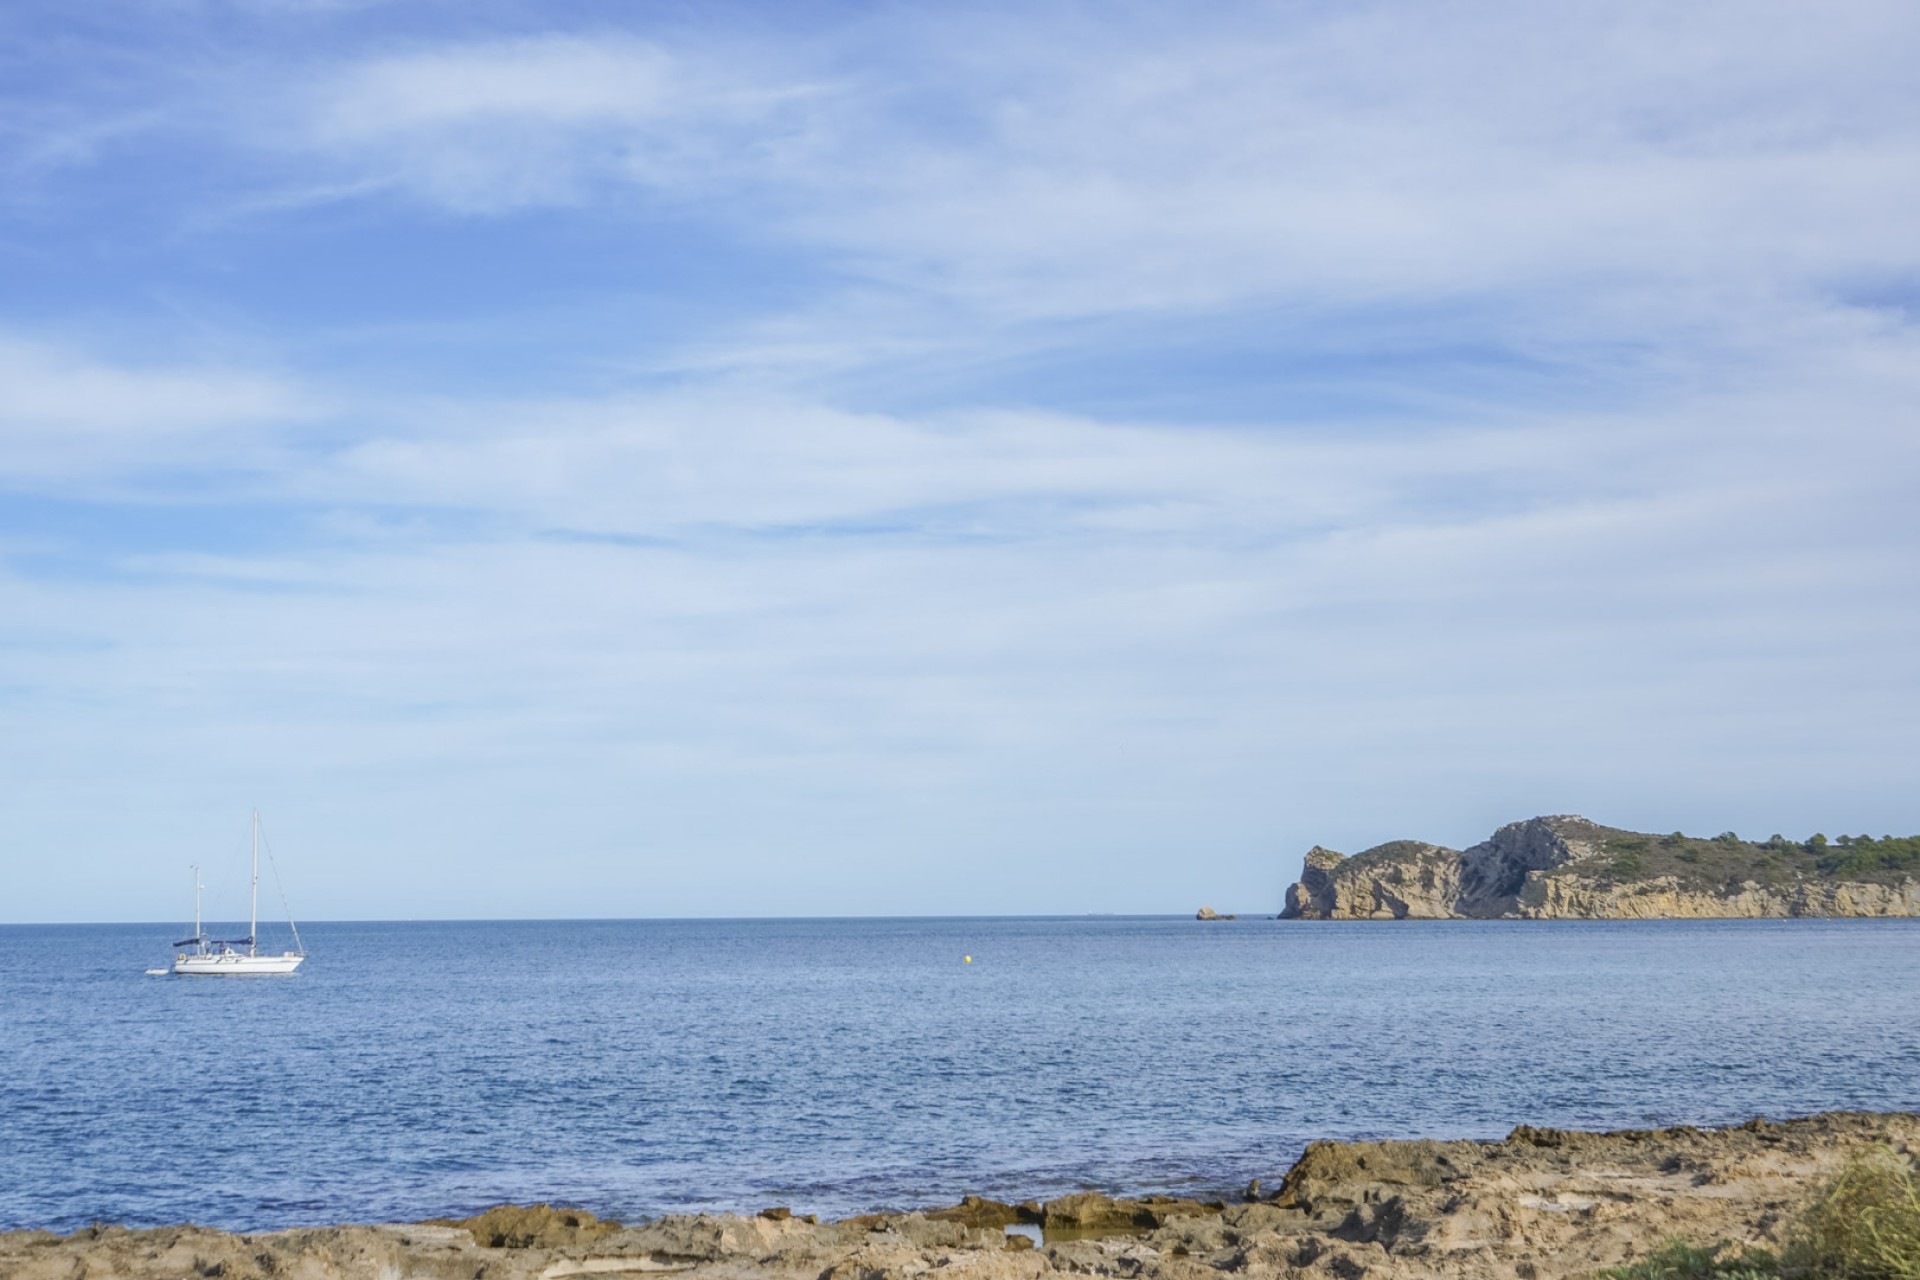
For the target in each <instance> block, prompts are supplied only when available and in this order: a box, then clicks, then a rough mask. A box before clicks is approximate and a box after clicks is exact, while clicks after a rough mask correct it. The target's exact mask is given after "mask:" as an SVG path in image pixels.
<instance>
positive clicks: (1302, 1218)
mask: <svg viewBox="0 0 1920 1280" xmlns="http://www.w3.org/2000/svg"><path fill="white" fill-rule="evenodd" d="M1917 1143H1920V1115H1912V1114H1884V1115H1879V1114H1865V1113H1836V1114H1829V1115H1820V1116H1813V1117H1810V1118H1807V1119H1800V1120H1790V1121H1785V1122H1780V1123H1773V1122H1768V1121H1764V1120H1755V1121H1751V1122H1749V1123H1747V1124H1745V1125H1741V1126H1739V1127H1737V1128H1729V1129H1694V1128H1672V1129H1652V1130H1628V1131H1624V1132H1618V1133H1604V1134H1591V1133H1575V1132H1568V1131H1564V1130H1554V1129H1533V1128H1527V1127H1522V1128H1519V1129H1516V1130H1514V1131H1513V1133H1512V1134H1511V1135H1509V1136H1508V1137H1507V1138H1506V1139H1504V1140H1502V1141H1497V1142H1469V1141H1453V1142H1434V1141H1409V1142H1317V1143H1314V1144H1313V1145H1311V1146H1309V1147H1308V1148H1307V1150H1306V1152H1305V1154H1304V1155H1302V1156H1301V1158H1300V1159H1299V1161H1298V1162H1297V1163H1295V1165H1294V1166H1293V1168H1292V1169H1291V1170H1289V1171H1288V1172H1287V1173H1286V1175H1285V1176H1284V1177H1283V1178H1282V1179H1281V1180H1280V1181H1279V1183H1278V1186H1277V1187H1276V1188H1274V1189H1272V1190H1271V1191H1270V1192H1267V1193H1262V1191H1261V1190H1260V1184H1258V1183H1255V1184H1254V1185H1252V1186H1250V1187H1248V1188H1247V1190H1246V1193H1245V1194H1244V1195H1241V1196H1235V1197H1233V1198H1232V1200H1231V1202H1228V1201H1226V1200H1221V1201H1212V1202H1208V1201H1202V1200H1182V1199H1168V1198H1161V1197H1156V1198H1149V1199H1139V1200H1120V1199H1110V1198H1108V1197H1106V1196H1104V1195H1097V1194H1082V1195H1072V1196H1066V1197H1063V1198H1061V1199H1058V1200H1052V1201H1048V1202H1047V1203H1045V1204H1035V1203H1028V1204H1023V1205H1012V1204H1003V1203H999V1202H996V1201H991V1200H981V1199H977V1198H969V1199H967V1200H965V1201H963V1202H961V1203H960V1204H958V1205H954V1206H951V1207H949V1208H945V1209H937V1210H932V1211H925V1212H916V1213H884V1214H872V1215H868V1216H865V1217H859V1218H852V1219H848V1220H846V1221H843V1222H816V1221H814V1220H813V1219H812V1218H808V1217H799V1216H795V1215H794V1214H792V1213H790V1212H789V1211H787V1210H785V1209H769V1210H766V1211H764V1212H762V1213H760V1214H758V1215H755V1216H739V1215H697V1216H693V1215H688V1216H672V1217H667V1218H662V1219H660V1220H659V1221H657V1222H652V1223H649V1224H646V1225H644V1226H621V1225H619V1224H617V1223H612V1222H603V1221H600V1220H598V1219H596V1218H595V1217H594V1216H593V1215H592V1214H590V1213H586V1212H583V1211H581V1210H573V1209H553V1208H548V1207H546V1206H533V1207H501V1208H497V1209H491V1210H488V1211H487V1212H486V1213H483V1214H480V1215H478V1216H477V1217H473V1218H467V1219H463V1220H460V1221H441V1222H431V1223H414V1224H408V1225H390V1226H336V1227H314V1228H303V1229H298V1230H290V1231H273V1232H264V1233H260V1234H252V1235H233V1234H229V1233H227V1232H222V1231H216V1230H212V1229H209V1228H204V1227H194V1226H181V1227H164V1228H157V1229H149V1230H127V1229H125V1228H120V1227H92V1228H88V1229H86V1230H82V1231H78V1232H75V1233H73V1234H71V1235H66V1236H57V1235H52V1234H50V1233H47V1232H39V1231H14V1232H0V1277H5V1278H6V1280H83V1278H84V1280H191V1278H197V1277H220V1278H221V1280H269V1278H271V1280H411V1278H419V1280H571V1278H573V1277H591V1278H594V1280H641V1278H643V1277H654V1276H661V1275H668V1274H671V1275H676V1276H686V1277H688V1278H689V1280H918V1278H920V1277H927V1278H928V1280H1045V1278H1046V1277H1050V1276H1068V1275H1073V1276H1116V1277H1127V1278H1129V1280H1132V1278H1141V1280H1204V1278H1208V1277H1211V1278H1214V1280H1218V1277H1220V1276H1222V1275H1223V1274H1224V1275H1228V1276H1236V1277H1248V1278H1256V1277H1274V1278H1275V1280H1295V1278H1300V1280H1304V1278H1307V1277H1312V1278H1313V1280H1358V1278H1359V1277H1362V1276H1366V1277H1377V1278H1378V1280H1414V1278H1415V1277H1440V1278H1444V1280H1552V1278H1554V1277H1561V1276H1566V1277H1577V1276H1587V1275H1591V1274H1592V1273H1594V1272H1595V1271H1597V1270H1600V1269H1602V1268H1606V1267H1614V1266H1620V1265H1623V1264H1627V1263H1631V1262H1634V1261H1635V1260H1637V1259H1642V1258H1645V1257H1646V1256H1647V1255H1648V1254H1650V1253H1652V1252H1654V1251H1655V1250H1658V1249H1659V1248H1661V1246H1662V1245H1664V1244H1666V1243H1667V1242H1669V1241H1671V1240H1674V1239H1684V1240H1690V1241H1694V1242H1697V1243H1699V1244H1702V1245H1713V1244H1716V1243H1718V1242H1722V1241H1726V1242H1731V1244H1732V1245H1734V1246H1748V1247H1760V1248H1769V1249H1778V1248H1779V1247H1780V1246H1782V1245H1783V1244H1785V1243H1787V1242H1788V1241H1789V1239H1790V1238H1791V1236H1792V1233H1793V1232H1794V1231H1795V1229H1796V1224H1797V1223H1799V1222H1800V1220H1801V1219H1800V1215H1801V1214H1802V1212H1803V1211H1804V1210H1805V1208H1806V1207H1807V1205H1808V1204H1809V1203H1811V1201H1812V1200H1813V1199H1814V1197H1815V1196H1816V1194H1817V1192H1818V1189H1819V1188H1820V1187H1821V1185H1822V1184H1823V1183H1824V1181H1825V1180H1826V1179H1828V1178H1830V1177H1832V1176H1833V1175H1834V1173H1835V1172H1836V1171H1837V1170H1838V1169H1840V1168H1841V1167H1842V1166H1843V1165H1844V1164H1845V1163H1846V1162H1847V1161H1848V1160H1849V1159H1850V1158H1853V1157H1856V1156H1858V1155H1859V1154H1860V1153H1862V1152H1865V1151H1878V1152H1881V1153H1883V1154H1885V1153H1892V1154H1891V1155H1890V1156H1889V1157H1888V1158H1891V1159H1896V1160H1898V1161H1899V1162H1901V1164H1902V1166H1903V1167H1908V1168H1910V1167H1911V1162H1912V1159H1913V1154H1914V1152H1915V1150H1916V1144H1917ZM1010 1228H1011V1229H1012V1230H1013V1231H1015V1232H1020V1231H1024V1232H1027V1233H1028V1234H1024V1235H1023V1234H1010V1233H1009V1229H1010ZM1035 1236H1038V1237H1039V1239H1038V1241H1037V1242H1036V1240H1035V1239H1034V1237H1035Z"/></svg>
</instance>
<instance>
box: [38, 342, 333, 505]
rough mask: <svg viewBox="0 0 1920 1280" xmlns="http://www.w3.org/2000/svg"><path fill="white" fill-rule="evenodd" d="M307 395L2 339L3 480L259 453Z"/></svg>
mask: <svg viewBox="0 0 1920 1280" xmlns="http://www.w3.org/2000/svg"><path fill="white" fill-rule="evenodd" d="M315 408H316V406H315V405H314V404H313V402H312V400H311V398H310V396H309V395H308V394H306V393H303V392H302V391H301V390H299V389H298V388H296V387H294V386H292V385H291V384H289V383H288V382H287V381H286V380H284V379H280V378H276V377H272V376H268V375H263V374H259V373H255V372H251V371H246V370H236V369H221V368H166V367H132V366H127V365H124V364H116V363H108V362H105V361H101V360H98V359H95V358H93V357H90V356H88V355H85V354H82V353H79V352H76V351H73V350H71V349H68V348H64V347H60V346H57V345H53V344H49V343H43V342H30V341H24V340H20V339H6V338H0V445H4V448H3V449H0V479H3V480H7V481H12V482H14V483H31V484H36V485H37V484H46V483H49V482H53V483H57V482H61V481H64V480H69V479H80V480H85V479H93V478H99V477H102V476H111V475H120V474H124V473H126V472H128V471H133V470H138V469H140V468H143V467H158V468H162V469H165V470H167V471H169V472H172V471H177V470H180V469H184V468H188V467H191V466H195V465H204V466H211V467H213V468H214V469H216V470H219V471H227V470H230V469H233V468H235V467H236V466H240V465H244V464H246V463H249V462H257V461H259V460H260V459H261V457H262V456H263V455H264V454H266V453H268V452H270V449H271V445H272V442H273V440H274V438H275V437H276V436H277V435H278V434H279V432H280V431H281V430H282V429H283V428H285V427H286V426H288V425H289V424H292V423H295V422H298V421H301V420H303V419H306V418H310V417H311V416H312V415H313V414H314V411H315Z"/></svg>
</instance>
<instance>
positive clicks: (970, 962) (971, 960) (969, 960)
mask: <svg viewBox="0 0 1920 1280" xmlns="http://www.w3.org/2000/svg"><path fill="white" fill-rule="evenodd" d="M967 963H968V964H972V963H973V957H972V956H968V957H967Z"/></svg>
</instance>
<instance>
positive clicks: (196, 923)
mask: <svg viewBox="0 0 1920 1280" xmlns="http://www.w3.org/2000/svg"><path fill="white" fill-rule="evenodd" d="M201 936H202V934H201V930H200V865H199V864H198V863H195V864H194V866H193V937H194V941H195V942H198V941H199V940H200V938H201ZM200 949H201V950H202V951H205V950H206V948H205V947H202V948H200Z"/></svg>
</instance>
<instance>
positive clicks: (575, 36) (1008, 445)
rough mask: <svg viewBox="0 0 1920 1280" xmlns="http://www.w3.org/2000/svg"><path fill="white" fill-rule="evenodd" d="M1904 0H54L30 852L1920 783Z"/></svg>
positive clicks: (1060, 825)
mask: <svg viewBox="0 0 1920 1280" xmlns="http://www.w3.org/2000/svg"><path fill="white" fill-rule="evenodd" d="M1916 65H1920V10H1916V9H1915V8H1914V6H1912V5H1911V4H1907V3H1901V2H1898V0H1895V2H1889V3H1878V2H1876V0H1859V2H1857V3H1842V4H1832V3H1818V4H1815V3H1804V4H1803V3H1785V2H1780V0H1738V2H1737V3H1735V2H1725V0H1703V2H1702V3H1699V4H1688V5H1673V4H1666V3H1650V2H1649V3H1637V2H1635V0H1617V2H1614V3H1587V2H1584V0H1569V2H1568V3H1565V4H1555V5H1550V6H1543V5H1519V4H1511V3H1478V2H1476V0H1457V2H1456V0H1440V2H1437V3H1427V2H1424V0H1423V2H1421V3H1414V2H1412V0H1406V2H1398V0H1394V2H1382V0H1354V2H1352V3H1337V4H1336V3H1308V2H1297V3H1274V4H1251V3H1235V2H1233V0H1226V2H1223V3H1220V4H1211V5H1204V6H1175V5H1164V4H1130V3H1125V2H1124V0H1121V2H1116V3H1112V4H1102V5H1091V4H1084V3H1063V2H1058V0H1037V2H1036V0H1023V2H1022V3H1019V4H995V3H983V4H969V5H917V4H906V3H880V2H875V3H777V4H776V3H770V2H762V3H755V4H749V3H729V2H728V0H717V2H714V3H700V4H688V3H669V2H667V0H621V2H619V3H612V2H608V0H579V2H577V3H570V4H567V5H562V6H555V5H551V4H535V3H525V4H522V3H514V2H512V0H461V2H460V3H435V2H433V0H416V2H414V3H408V4H385V3H378V2H374V0H369V2H366V3H352V2H348V0H341V2H338V3H327V2H324V0H316V2H313V3H297V2H295V0H226V2H216V0H172V2H171V3H147V2H144V0H143V2H142V3H130V2H128V0H99V2H98V3H93V4H87V5H72V4H65V3H56V2H55V0H21V2H20V3H15V4H10V5H8V6H6V7H5V9H4V10H0V867H3V868H4V876H0V921H11V922H16V923H31V922H55V921H88V920H101V921H111V920H172V919H175V918H179V919H182V920H184V919H185V918H186V917H187V915H188V913H189V911H190V907H191V903H190V886H191V880H190V878H189V877H190V872H189V871H188V870H187V868H188V865H189V864H190V863H197V864H199V865H200V866H201V867H202V868H203V871H202V875H203V877H204V878H205V879H206V880H207V884H208V905H209V911H210V912H213V913H219V912H221V911H223V910H224V911H227V912H228V914H229V915H231V914H235V913H236V912H237V911H238V910H241V909H242V908H239V907H238V906H237V905H236V904H239V903H242V902H243V901H244V896H243V895H244V877H245V859H246V850H247V821H248V818H247V815H248V813H249V811H250V810H252V809H253V808H256V807H257V808H258V809H260V810H261V812H262V814H263V822H264V824H265V829H266V831H267V833H268V838H269V844H270V847H271V849H272V851H273V853H274V855H275V858H274V865H275V866H276V867H277V868H278V870H279V873H280V876H281V878H282V880H283V881H284V885H285V889H286V893H287V895H288V897H289V899H290V901H291V902H292V905H293V907H294V909H295V911H296V912H297V913H298V914H299V915H300V916H301V917H302V918H311V919H370V918H401V919H407V918H435V917H440V918H485V917H513V918H529V917H536V918H537V917H657V916H736V915H871V914H908V915H955V914H975V913H980V914H1025V913H1067V914H1074V913H1081V912H1174V911H1192V910H1193V909H1195V908H1196V907H1198V906H1200V905H1201V904H1203V903H1204V904H1208V905H1212V906H1214V907H1216V908H1218V909H1220V910H1223V911H1226V910H1239V911H1243V912H1261V911H1267V912H1271V911H1274V910H1277V909H1278V907H1279V906H1280V904H1281V895H1282V893H1283V891H1284V888H1285V886H1286V884H1287V883H1288V882H1289V881H1290V880H1292V879H1293V878H1294V877H1295V876H1296V875H1297V874H1298V871H1299V867H1300V858H1301V855H1302V854H1303V853H1304V852H1305V850H1306V849H1307V848H1308V847H1310V846H1311V845H1313V844H1316V843H1318V844H1324V845H1327V846H1329V847H1332V848H1337V849H1343V850H1346V851H1349V852H1351V851H1357V850H1359V849H1362V848H1365V847H1368V846H1370V845H1373V844H1377V843H1380V842H1382V841H1385V840H1389V839H1395V838H1402V837H1406V838H1418V839H1426V840H1432V841H1435V842H1438V843H1443V844H1450V845H1453V846H1456V847H1463V846H1465V845H1467V844H1471V843H1473V842H1475V841H1477V840H1480V839H1483V838H1484V837H1485V836H1487V835H1488V834H1489V833H1491V832H1492V831H1493V829H1494V828H1495V827H1497V826H1499V825H1500V824H1502V823H1505V822H1509V821H1515V820H1518V819H1523V818H1527V817H1531V816H1533V815H1536V814H1553V813H1579V814H1583V815H1585V816H1587V817H1590V818H1593V819H1595V820H1597V821H1601V822H1605V823H1608V824H1611V825H1616V826H1623V827H1629V828H1633V829H1636V830H1651V831H1662V832H1664V831H1670V830H1685V831H1688V832H1690V833H1695V834H1707V835H1710V834H1714V833H1717V832H1720V831H1724V830H1734V831H1737V832H1739V833H1740V834H1742V835H1746V836H1749V837H1752V838H1765V837H1766V836H1768V835H1770V834H1773V833H1775V832H1779V833H1784V834H1787V835H1790V836H1794V837H1796V838H1800V837H1804V836H1806V835H1808V834H1810V833H1812V832H1814V831H1816V830H1818V831H1824V832H1825V833H1827V834H1829V835H1837V834H1839V833H1841V832H1853V833H1869V834H1875V835H1880V834H1906V833H1911V832H1914V831H1916V830H1920V794H1917V793H1916V789H1915V786H1914V779H1915V778H1916V777H1917V776H1920V768H1916V766H1917V765H1920V760H1917V759H1916V754H1917V753H1916V742H1915V737H1914V726H1915V724H1916V723H1920V675H1917V669H1920V657H1917V655H1920V590H1917V588H1920V571H1917V569H1920V514H1917V512H1920V504H1916V501H1915V484H1916V480H1920V325H1917V324H1916V318H1917V317H1916V307H1917V306H1920V218H1916V216H1915V210H1916V209H1920V77H1915V76H1914V75H1913V70H1912V69H1913V67H1914V66H1916Z"/></svg>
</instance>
